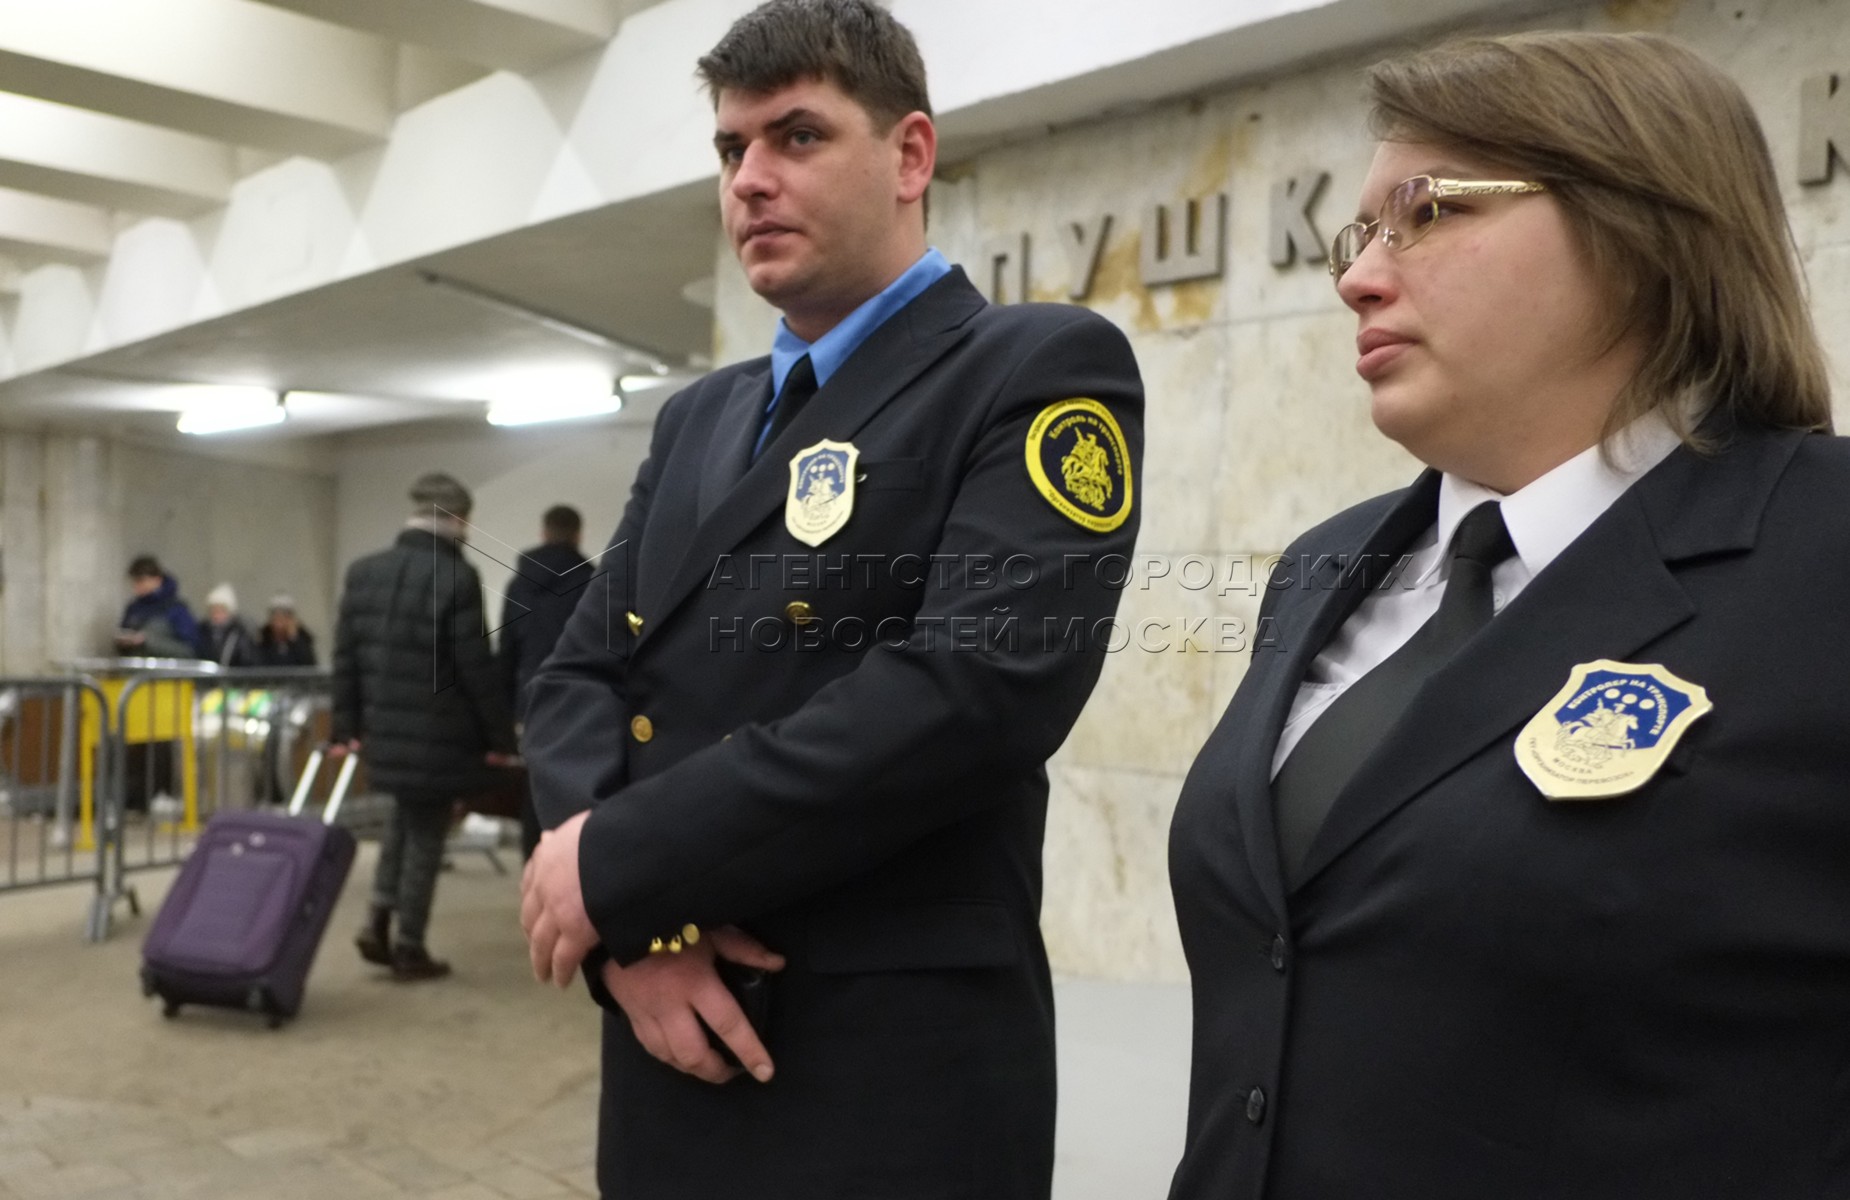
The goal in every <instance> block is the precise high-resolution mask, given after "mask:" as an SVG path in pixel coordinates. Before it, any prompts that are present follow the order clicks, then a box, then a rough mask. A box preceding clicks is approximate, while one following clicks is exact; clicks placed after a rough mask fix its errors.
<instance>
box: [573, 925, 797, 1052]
mask: <svg viewBox="0 0 1850 1200" xmlns="http://www.w3.org/2000/svg"><path fill="white" fill-rule="evenodd" d="M716 955H717V956H718V957H720V958H724V959H726V960H728V961H730V962H736V963H743V964H744V965H746V966H748V967H758V968H761V969H763V970H766V971H781V970H783V969H784V959H783V956H782V955H779V954H773V953H771V951H769V950H767V949H765V948H764V947H763V946H762V945H760V944H759V942H758V940H757V939H756V938H754V937H752V936H751V935H750V934H748V933H746V932H745V931H743V930H740V929H735V928H733V927H732V926H730V925H728V926H724V927H722V928H720V929H713V930H709V931H707V933H706V935H705V936H704V937H702V938H701V939H700V941H699V942H698V943H696V944H695V945H692V946H689V947H687V948H686V949H685V950H683V951H681V953H679V954H651V955H649V957H647V958H645V959H642V960H640V961H639V962H635V963H632V964H630V965H629V966H627V967H619V966H618V965H617V964H616V963H614V962H610V963H606V964H605V965H604V986H605V987H607V988H609V989H610V994H611V996H612V997H613V998H614V999H615V1000H616V1002H617V1003H618V1004H619V1005H620V1006H621V1007H622V1009H623V1015H624V1016H626V1017H628V1018H629V1020H630V1028H631V1029H632V1030H633V1031H635V1034H636V1040H637V1041H639V1042H641V1043H642V1048H643V1049H644V1050H647V1051H648V1052H649V1053H650V1054H651V1055H653V1056H655V1057H656V1058H658V1059H660V1060H661V1061H662V1062H665V1063H667V1064H668V1065H669V1066H671V1067H673V1068H675V1069H676V1070H678V1071H685V1072H686V1073H687V1074H689V1075H692V1076H694V1077H695V1078H696V1079H704V1080H706V1081H707V1082H708V1083H725V1082H726V1081H727V1080H729V1079H731V1078H732V1077H733V1076H735V1075H737V1074H738V1073H739V1068H737V1067H734V1066H730V1065H729V1064H727V1062H726V1060H725V1059H723V1058H721V1057H720V1054H719V1051H718V1050H715V1049H714V1048H713V1045H712V1043H710V1042H709V1041H707V1029H711V1030H712V1031H713V1032H714V1034H715V1035H717V1036H718V1037H719V1040H720V1041H722V1042H724V1043H726V1045H727V1046H729V1047H731V1049H732V1052H733V1053H734V1054H736V1055H738V1056H739V1061H740V1062H742V1063H744V1064H745V1069H746V1070H747V1071H750V1072H751V1074H752V1078H754V1079H756V1080H757V1081H758V1082H759V1083H769V1082H770V1081H771V1073H772V1070H773V1068H772V1065H771V1056H770V1054H769V1053H767V1052H766V1051H765V1048H764V1043H763V1042H761V1041H759V1040H758V1033H757V1031H755V1030H753V1029H752V1026H751V1022H750V1021H747V1020H746V1019H745V1014H744V1012H742V1011H741V1010H740V1009H739V1002H738V1001H737V1000H735V999H733V997H732V993H731V992H729V991H727V990H726V985H725V984H723V983H721V982H720V978H719V972H718V971H716V970H715V969H714V966H713V960H714V957H715V956H716ZM703 1021H704V1022H705V1023H706V1028H702V1027H701V1022H703Z"/></svg>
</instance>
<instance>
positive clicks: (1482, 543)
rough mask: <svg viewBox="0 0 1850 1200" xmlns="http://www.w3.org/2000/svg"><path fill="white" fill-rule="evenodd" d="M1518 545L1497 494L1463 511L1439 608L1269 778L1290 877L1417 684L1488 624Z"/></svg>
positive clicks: (1281, 856) (1312, 729)
mask: <svg viewBox="0 0 1850 1200" xmlns="http://www.w3.org/2000/svg"><path fill="white" fill-rule="evenodd" d="M1515 553H1516V546H1515V544H1514V543H1512V542H1511V541H1510V534H1509V530H1508V529H1506V528H1504V525H1503V510H1502V508H1500V507H1499V506H1498V505H1497V503H1496V502H1495V501H1486V502H1485V503H1483V504H1480V505H1478V506H1477V507H1476V508H1474V509H1472V510H1471V511H1470V512H1468V513H1466V514H1465V519H1464V520H1463V521H1461V522H1459V524H1458V532H1457V533H1456V534H1455V535H1453V538H1452V548H1451V567H1450V571H1449V574H1448V575H1447V577H1446V581H1445V595H1444V596H1442V597H1441V598H1440V600H1439V611H1438V612H1436V613H1434V614H1433V615H1432V616H1431V618H1429V619H1428V620H1427V622H1426V623H1425V624H1424V625H1422V626H1420V627H1419V629H1418V630H1417V631H1416V632H1415V633H1414V635H1413V636H1412V637H1411V638H1409V639H1408V640H1407V643H1406V644H1405V645H1404V646H1402V647H1401V648H1400V649H1398V650H1396V651H1394V653H1393V654H1390V655H1389V656H1388V657H1387V658H1386V659H1385V660H1384V661H1383V662H1382V663H1381V665H1380V666H1378V667H1376V668H1375V669H1374V670H1372V671H1370V672H1368V674H1366V675H1364V676H1362V677H1361V678H1360V679H1358V680H1356V681H1355V683H1353V684H1352V685H1350V687H1349V688H1348V690H1347V691H1345V692H1343V694H1342V695H1340V696H1338V697H1337V698H1336V699H1335V701H1333V702H1332V703H1331V704H1330V706H1329V707H1328V708H1327V709H1325V710H1324V711H1323V714H1322V715H1321V716H1319V717H1318V718H1317V720H1316V722H1315V723H1314V724H1313V725H1312V726H1311V727H1310V728H1309V729H1308V730H1306V731H1305V733H1304V737H1303V739H1302V740H1300V741H1299V742H1298V744H1297V746H1296V747H1295V748H1293V749H1292V751H1291V755H1290V757H1289V758H1287V759H1285V765H1284V767H1283V768H1282V769H1281V770H1280V771H1279V772H1278V778H1277V779H1275V780H1273V782H1272V797H1273V802H1274V804H1275V805H1276V813H1277V817H1278V848H1279V859H1280V861H1281V862H1282V863H1283V864H1284V868H1285V877H1286V880H1287V881H1288V882H1291V883H1295V882H1296V881H1297V880H1296V876H1297V873H1298V871H1299V870H1300V869H1302V867H1303V865H1304V859H1305V856H1306V855H1308V854H1309V853H1310V846H1311V842H1312V841H1313V840H1315V838H1316V836H1317V830H1318V829H1319V828H1321V827H1322V825H1323V819H1324V817H1326V816H1327V815H1328V814H1329V811H1330V806H1331V805H1333V804H1335V803H1336V797H1337V796H1338V795H1339V794H1340V793H1341V792H1342V790H1343V788H1344V786H1345V785H1347V784H1348V782H1349V779H1350V777H1351V776H1353V775H1354V774H1355V771H1356V768H1357V767H1359V766H1361V765H1362V762H1363V760H1365V759H1366V758H1367V757H1368V756H1369V755H1370V754H1371V753H1373V752H1374V750H1375V747H1377V746H1378V745H1380V744H1381V739H1382V738H1384V737H1386V736H1387V731H1388V730H1389V729H1390V728H1392V727H1393V725H1394V722H1395V721H1396V720H1398V719H1399V717H1400V715H1401V714H1402V713H1403V712H1404V711H1405V710H1406V707H1407V705H1408V704H1409V703H1410V702H1411V701H1412V699H1413V696H1414V693H1415V692H1417V691H1419V688H1420V685H1421V684H1423V683H1425V682H1426V679H1427V677H1428V676H1430V675H1432V674H1433V672H1435V671H1437V670H1438V669H1439V668H1440V667H1442V666H1444V665H1445V664H1446V663H1447V662H1449V661H1451V659H1452V657H1453V656H1454V655H1455V654H1457V653H1458V650H1459V648H1460V647H1462V646H1463V645H1464V644H1465V643H1466V642H1467V641H1469V640H1470V639H1471V636H1472V635H1473V634H1475V633H1476V632H1477V631H1478V630H1480V629H1482V628H1483V627H1484V626H1486V625H1488V624H1490V618H1491V616H1492V615H1493V614H1494V613H1495V611H1496V609H1495V602H1494V600H1493V599H1492V593H1491V587H1490V574H1491V571H1493V570H1494V569H1495V568H1496V566H1497V564H1498V563H1500V562H1502V561H1503V560H1504V559H1506V558H1509V557H1510V556H1511V555H1513V554H1515Z"/></svg>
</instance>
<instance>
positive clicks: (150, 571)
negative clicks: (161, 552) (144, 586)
mask: <svg viewBox="0 0 1850 1200" xmlns="http://www.w3.org/2000/svg"><path fill="white" fill-rule="evenodd" d="M165 574H167V572H165V571H163V570H161V563H160V560H159V559H157V558H155V557H154V556H153V555H152V554H138V555H136V556H135V561H133V562H131V563H129V565H128V577H129V578H130V579H159V578H161V577H162V576H163V575H165Z"/></svg>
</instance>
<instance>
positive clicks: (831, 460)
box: [784, 439, 861, 546]
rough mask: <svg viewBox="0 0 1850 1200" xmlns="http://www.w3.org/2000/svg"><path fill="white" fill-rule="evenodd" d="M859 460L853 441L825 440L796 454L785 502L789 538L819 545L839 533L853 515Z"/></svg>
mask: <svg viewBox="0 0 1850 1200" xmlns="http://www.w3.org/2000/svg"><path fill="white" fill-rule="evenodd" d="M860 457H861V452H860V451H859V450H858V449H856V448H855V446H854V444H853V443H852V442H831V441H828V440H826V439H825V440H823V441H820V442H817V443H816V444H815V445H813V446H811V447H809V448H808V449H806V450H799V451H797V452H796V455H795V457H793V458H792V459H791V460H790V491H789V493H788V495H787V496H786V497H785V499H784V528H786V529H788V530H789V531H790V536H791V537H793V538H795V539H796V540H797V541H799V542H802V543H803V544H804V545H805V546H820V545H822V543H824V542H826V541H828V540H829V539H830V538H832V537H834V536H835V535H836V534H837V533H839V532H841V527H842V526H844V525H846V524H847V523H848V518H849V517H851V516H853V515H854V464H855V461H856V460H857V459H859V458H860Z"/></svg>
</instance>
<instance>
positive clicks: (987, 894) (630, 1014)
mask: <svg viewBox="0 0 1850 1200" xmlns="http://www.w3.org/2000/svg"><path fill="white" fill-rule="evenodd" d="M701 73H702V75H703V77H704V78H705V80H706V82H707V84H708V86H709V87H710V89H711V90H712V92H713V95H714V99H715V104H716V114H717V127H718V129H717V135H716V137H715V139H714V142H715V146H716V148H717V149H718V152H719V156H720V163H721V175H720V189H721V190H720V197H721V208H722V214H723V218H724V222H725V228H726V232H727V234H728V236H729V237H730V239H731V241H732V244H733V247H734V249H735V251H736V253H737V254H738V256H739V261H740V263H741V265H742V266H743V267H744V270H745V274H746V277H747V279H748V280H749V281H750V283H751V285H752V287H753V289H754V290H756V291H757V292H758V293H759V294H760V295H762V296H764V297H765V298H766V299H767V300H769V301H770V302H771V303H773V304H774V305H776V306H777V307H778V308H779V309H780V310H782V312H783V314H784V319H783V322H782V323H781V325H780V327H779V329H778V332H777V340H776V345H775V347H774V350H773V353H772V354H771V356H770V357H769V358H768V359H766V358H760V359H756V360H753V361H750V362H746V363H742V364H738V365H736V366H733V367H729V368H726V369H724V370H720V371H717V372H715V373H714V374H712V375H710V376H708V377H706V378H705V379H703V380H701V381H700V382H698V383H696V384H694V385H693V386H692V387H690V388H688V389H687V390H686V391H684V392H682V393H681V394H680V395H678V396H676V397H675V398H674V399H673V400H671V401H670V402H669V404H668V406H667V407H666V408H665V409H664V411H663V413H662V415H661V418H660V420H659V421H658V423H657V426H656V430H655V436H654V441H653V445H652V448H651V452H650V455H649V458H648V460H647V462H646V463H645V464H644V465H643V467H642V470H641V472H640V474H639V476H638V478H637V481H636V483H635V486H634V488H633V489H632V491H631V494H630V501H629V504H628V507H627V509H626V510H625V513H624V516H623V519H622V523H621V524H620V525H619V527H618V529H617V532H616V536H615V538H614V540H613V542H612V545H611V549H610V551H609V552H607V554H606V556H605V562H606V565H607V570H606V572H605V573H604V574H603V575H601V576H599V578H598V579H597V580H596V581H594V582H593V583H592V584H591V585H590V587H589V588H587V594H586V597H585V599H584V601H583V602H582V603H580V605H579V606H578V609H577V611H576V612H575V613H574V615H573V618H572V622H571V624H570V626H569V627H568V628H567V630H566V633H565V637H564V638H563V640H562V641H561V642H560V645H559V648H558V650H557V651H556V652H555V654H554V655H553V657H552V658H551V659H549V660H548V662H547V664H546V665H545V667H544V668H543V669H542V670H541V672H540V675H539V677H538V678H537V679H536V680H535V681H534V683H533V686H532V688H531V691H530V694H529V705H528V710H527V727H526V736H525V739H524V746H525V750H526V754H527V757H528V762H529V765H530V768H531V770H532V774H533V784H534V793H535V799H536V802H537V805H538V808H539V812H540V816H541V819H542V821H543V822H544V823H545V824H546V825H547V826H549V827H550V829H551V831H550V832H549V833H548V834H547V835H546V837H545V839H544V840H543V841H542V842H541V845H540V847H539V850H538V851H537V852H536V854H535V855H534V858H533V861H532V863H531V865H530V867H529V870H528V875H527V880H526V886H525V889H524V904H523V912H522V918H523V924H524V925H525V927H526V928H527V930H528V935H529V939H530V941H531V944H532V950H533V957H534V962H535V968H536V972H537V973H538V974H540V975H541V976H542V977H546V978H551V979H552V980H553V981H554V982H557V983H560V984H564V983H565V982H567V981H568V980H569V978H570V977H571V975H572V973H573V972H574V971H575V970H576V969H577V968H578V967H579V965H580V963H581V961H582V962H583V963H584V965H585V966H586V974H587V977H588V979H589V981H590V983H591V986H592V991H593V994H594V995H595V996H596V997H597V999H598V1000H599V1002H600V1003H602V1004H603V1005H604V1007H605V1008H606V1009H607V1010H608V1011H607V1015H606V1017H605V1024H604V1061H603V1081H604V1090H603V1099H602V1106H601V1112H600V1120H599V1153H598V1176H599V1183H600V1186H601V1187H602V1189H603V1190H604V1193H605V1194H606V1195H612V1196H623V1197H625V1198H626V1200H650V1198H660V1200H686V1198H688V1197H716V1196H728V1195H734V1194H741V1195H754V1196H762V1197H804V1198H809V1197H820V1196H841V1197H873V1196H880V1197H909V1198H924V1197H952V1196H957V1197H965V1196H968V1197H977V1196H980V1197H984V1198H985V1200H998V1198H999V1200H1045V1197H1046V1196H1047V1195H1048V1194H1049V1191H1050V1187H1051V1176H1052V1167H1053V1116H1054V1042H1053V1012H1052V999H1053V997H1052V987H1051V983H1050V980H1049V976H1048V968H1047V960H1046V954H1045V950H1044V948H1043V946H1042V943H1041V938H1040V933H1039V928H1038V915H1039V906H1040V895H1041V871H1040V849H1041V836H1042V830H1043V826H1044V822H1045V816H1046V804H1047V776H1046V771H1045V763H1046V760H1047V758H1048V756H1049V755H1051V754H1052V753H1053V751H1054V750H1055V749H1056V748H1057V747H1058V746H1059V744H1060V743H1061V741H1062V740H1063V739H1064V738H1065V737H1066V735H1067V733H1068V731H1069V730H1070V729H1071V727H1072V724H1073V722H1074V720H1075V719H1076V718H1077V716H1078V714H1079V711H1080V708H1081V707H1082V705H1083V704H1084V702H1085V700H1086V697H1087V695H1088V694H1089V693H1090V691H1091V688H1092V685H1093V683H1094V682H1095V681H1096V679H1097V676H1098V672H1099V669H1100V666H1101V664H1102V661H1103V645H1104V642H1103V640H1102V635H1104V634H1106V633H1108V632H1109V631H1108V628H1102V627H1104V626H1106V625H1107V623H1108V620H1109V618H1110V617H1111V616H1112V614H1113V613H1114V612H1115V610H1116V605H1117V591H1116V590H1115V589H1114V588H1113V587H1111V586H1110V584H1112V583H1118V584H1120V585H1121V583H1122V579H1123V574H1124V570H1123V568H1124V567H1125V566H1127V563H1126V562H1125V560H1124V559H1123V558H1122V557H1118V556H1126V555H1128V554H1129V552H1130V551H1131V549H1132V544H1133V539H1134V535H1135V532H1136V526H1137V516H1136V507H1135V504H1134V502H1133V485H1134V482H1135V474H1136V468H1137V463H1138V459H1139V454H1140V449H1141V442H1142V437H1141V434H1142V429H1141V416H1142V388H1141V384H1140V383H1139V381H1138V377H1137V371H1136V364H1135V362H1134V360H1133V359H1132V357H1131V353H1130V349H1129V346H1128V345H1127V343H1126V341H1125V339H1124V337H1123V336H1122V335H1121V334H1120V333H1119V332H1118V331H1117V330H1116V329H1115V328H1114V327H1113V326H1111V325H1110V324H1109V323H1107V322H1106V321H1104V320H1102V319H1100V318H1098V317H1096V316H1094V315H1092V314H1089V313H1087V312H1085V311H1083V310H1079V309H1074V308H1068V307H1062V306H1052V305H1019V306H1011V307H997V306H993V305H989V304H987V303H985V301H984V300H983V298H982V297H981V296H980V295H979V294H978V293H977V292H976V291H975V289H974V288H972V287H971V285H970V283H969V281H968V280H967V279H966V278H965V276H964V275H963V273H962V272H961V271H959V270H957V269H955V268H953V267H951V266H950V265H949V264H948V263H946V262H945V261H944V260H943V259H942V257H941V256H940V255H938V254H937V252H936V251H930V250H928V249H927V245H926V240H925V212H924V209H925V191H926V186H927V184H928V183H929V182H930V179H931V175H932V169H933V164H934V162H935V159H936V133H935V131H934V128H933V125H932V121H931V117H930V115H929V113H930V108H929V101H928V99H927V97H926V93H925V85H924V69H923V65H922V64H921V62H920V61H919V58H918V51H917V48H916V47H915V46H914V44H913V42H912V39H911V36H910V35H909V34H908V33H907V32H906V31H905V30H904V29H903V28H902V27H901V26H899V25H898V23H897V22H895V21H894V20H893V19H892V17H891V16H890V15H888V14H887V13H886V11H885V10H883V9H882V8H880V7H878V6H876V5H875V4H873V3H871V2H869V0H773V2H772V3H770V4H767V5H765V6H763V7H761V8H759V9H757V10H756V11H754V12H752V13H751V14H749V15H747V16H746V17H744V18H743V19H741V20H740V21H739V22H738V23H737V24H735V25H734V26H733V27H732V29H731V30H730V31H729V32H728V33H727V35H726V36H725V38H723V39H722V40H721V42H720V43H719V45H718V46H717V47H715V49H714V50H713V51H712V52H711V53H710V54H709V55H707V57H706V58H704V59H703V60H702V61H701ZM655 949H659V950H660V952H659V953H652V952H651V951H652V950H655ZM587 954H589V957H588V958H587V957H586V956H587ZM741 966H743V967H759V968H767V969H769V970H770V971H771V972H772V973H771V974H770V976H769V979H770V982H769V983H768V985H766V986H767V987H768V990H769V992H770V1001H769V1005H768V1009H767V1010H758V1011H757V1016H756V1020H757V1021H758V1026H757V1027H756V1028H755V1029H754V1028H753V1027H752V1026H751V1025H748V1024H747V1021H746V1019H745V1017H744V1014H743V1012H742V1010H741V1007H740V1005H739V1004H738V1002H737V1001H736V999H735V998H734V994H733V993H732V992H731V991H729V989H728V986H727V985H726V984H725V983H724V982H722V977H721V971H722V970H723V971H725V972H728V973H731V972H733V971H734V970H735V969H736V968H739V967H741ZM751 990H752V989H751V988H750V987H749V986H746V987H741V988H740V989H739V992H740V994H748V993H749V992H750V991H751ZM703 1026H704V1028H703ZM708 1030H712V1031H714V1033H715V1035H716V1036H717V1038H718V1039H719V1040H721V1041H723V1042H724V1044H725V1045H726V1046H727V1047H728V1048H729V1049H730V1050H731V1051H732V1052H733V1053H735V1054H736V1055H737V1056H738V1058H739V1059H740V1060H741V1061H742V1063H743V1067H744V1070H745V1071H746V1072H748V1073H749V1074H750V1075H751V1076H752V1077H753V1078H742V1077H741V1078H736V1079H735V1075H738V1074H739V1072H738V1069H737V1068H734V1067H731V1066H729V1065H728V1063H727V1062H726V1061H725V1060H724V1059H723V1058H722V1056H721V1053H720V1051H719V1050H718V1049H716V1048H715V1047H714V1046H712V1045H711V1044H710V1043H709V1039H708V1032H707V1031H708ZM754 1080H755V1081H754Z"/></svg>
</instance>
